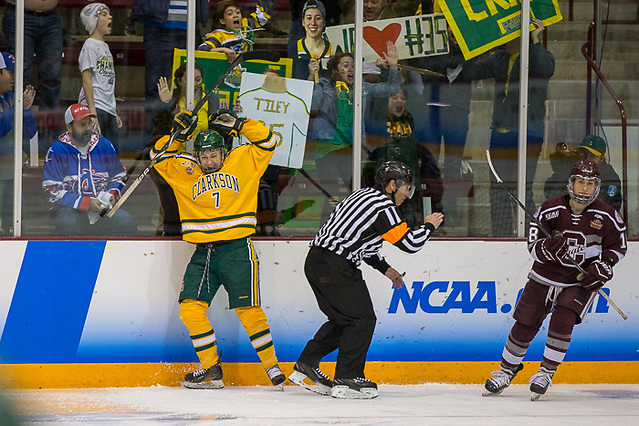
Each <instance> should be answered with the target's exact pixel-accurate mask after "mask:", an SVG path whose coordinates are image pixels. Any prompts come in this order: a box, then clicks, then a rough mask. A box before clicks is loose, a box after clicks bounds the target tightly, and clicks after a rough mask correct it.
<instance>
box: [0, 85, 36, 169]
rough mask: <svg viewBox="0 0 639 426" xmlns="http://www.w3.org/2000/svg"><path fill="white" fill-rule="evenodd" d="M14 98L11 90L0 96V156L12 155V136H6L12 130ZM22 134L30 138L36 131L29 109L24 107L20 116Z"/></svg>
mask: <svg viewBox="0 0 639 426" xmlns="http://www.w3.org/2000/svg"><path fill="white" fill-rule="evenodd" d="M15 111H16V110H15V100H14V94H13V93H12V92H8V93H5V94H4V95H2V96H0V156H8V155H13V151H14V148H13V137H6V136H7V135H8V134H9V133H10V132H11V131H12V130H13V119H14V117H15ZM22 126H23V129H22V135H23V137H24V138H25V139H31V138H32V137H34V136H35V134H36V132H37V131H38V127H37V126H36V122H35V118H34V117H33V112H31V109H25V110H24V112H23V118H22Z"/></svg>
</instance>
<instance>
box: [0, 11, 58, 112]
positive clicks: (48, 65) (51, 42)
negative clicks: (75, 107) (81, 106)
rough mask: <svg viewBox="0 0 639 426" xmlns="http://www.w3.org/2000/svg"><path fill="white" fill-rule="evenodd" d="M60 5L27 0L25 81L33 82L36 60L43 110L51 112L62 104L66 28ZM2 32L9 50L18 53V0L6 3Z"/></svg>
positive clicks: (25, 12)
mask: <svg viewBox="0 0 639 426" xmlns="http://www.w3.org/2000/svg"><path fill="white" fill-rule="evenodd" d="M57 5H58V0H24V31H23V34H24V66H25V67H24V81H25V83H28V82H29V81H31V76H32V75H31V74H32V71H33V62H34V60H35V62H36V64H37V69H38V79H37V81H38V102H37V103H38V106H39V109H40V110H49V111H51V110H57V109H58V108H59V107H60V89H61V87H62V46H63V31H62V19H61V18H60V12H59V11H58V8H57ZM2 31H3V32H4V38H5V40H6V43H7V48H8V50H9V52H10V53H12V54H15V47H16V2H15V0H8V1H7V2H6V7H5V9H4V17H3V19H2ZM34 58H35V59H34Z"/></svg>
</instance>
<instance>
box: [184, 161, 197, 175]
mask: <svg viewBox="0 0 639 426" xmlns="http://www.w3.org/2000/svg"><path fill="white" fill-rule="evenodd" d="M182 165H183V166H185V167H184V171H185V172H186V173H187V174H189V175H192V174H193V173H195V170H193V167H191V163H190V162H188V161H185V162H184V163H182Z"/></svg>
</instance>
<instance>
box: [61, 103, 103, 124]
mask: <svg viewBox="0 0 639 426" xmlns="http://www.w3.org/2000/svg"><path fill="white" fill-rule="evenodd" d="M95 116H96V115H95V114H93V113H92V112H91V111H89V108H87V107H86V105H82V104H73V105H71V106H70V107H69V108H67V111H66V112H65V113H64V122H65V123H66V124H70V123H71V122H73V121H76V120H82V119H83V118H85V117H94V118H95Z"/></svg>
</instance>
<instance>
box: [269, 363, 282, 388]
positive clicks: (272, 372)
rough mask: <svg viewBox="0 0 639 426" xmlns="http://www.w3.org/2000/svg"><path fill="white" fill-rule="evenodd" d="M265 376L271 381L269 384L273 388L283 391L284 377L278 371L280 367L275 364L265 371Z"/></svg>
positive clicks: (280, 371)
mask: <svg viewBox="0 0 639 426" xmlns="http://www.w3.org/2000/svg"><path fill="white" fill-rule="evenodd" d="M266 374H268V378H269V379H271V383H273V386H276V387H278V388H279V389H280V390H284V385H283V383H284V381H285V380H286V376H285V375H284V373H282V370H280V366H279V365H277V364H275V365H274V366H272V367H269V368H267V369H266Z"/></svg>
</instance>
